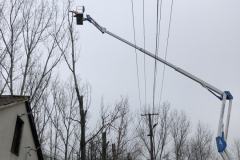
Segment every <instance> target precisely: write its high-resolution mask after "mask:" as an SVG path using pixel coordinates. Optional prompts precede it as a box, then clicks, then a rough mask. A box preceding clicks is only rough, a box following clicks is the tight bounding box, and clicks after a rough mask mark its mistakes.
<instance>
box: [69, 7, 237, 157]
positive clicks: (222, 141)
mask: <svg viewBox="0 0 240 160" xmlns="http://www.w3.org/2000/svg"><path fill="white" fill-rule="evenodd" d="M78 8H79V7H77V11H70V12H73V13H75V14H76V15H75V16H74V17H76V18H77V24H78V25H82V24H83V21H88V22H90V23H92V24H93V25H94V26H95V27H96V28H97V29H98V30H99V31H100V32H102V33H103V34H104V33H107V34H109V35H111V36H113V37H115V38H117V39H119V40H120V41H122V42H124V43H126V44H128V45H130V46H132V47H134V48H136V49H137V50H139V51H141V52H143V53H145V54H147V55H148V56H150V57H152V58H154V59H156V60H158V61H160V62H162V63H164V64H166V65H167V66H169V67H171V68H173V69H175V70H176V71H177V72H179V73H181V74H183V75H185V76H187V77H188V78H190V79H192V80H194V81H196V82H198V83H200V84H201V85H202V86H203V87H204V88H206V89H207V90H208V91H210V92H211V93H212V94H213V95H215V96H216V97H217V98H218V99H220V100H221V101H222V104H221V111H220V117H219V124H218V130H217V137H216V143H217V149H218V152H219V153H220V155H221V156H222V158H223V160H232V158H231V155H230V153H229V152H228V150H227V138H228V128H229V122H230V114H231V108H232V100H233V96H232V95H231V93H230V92H229V91H224V92H223V91H221V90H219V89H218V88H216V87H214V86H212V85H210V84H208V83H207V82H205V81H203V80H201V79H199V78H197V77H195V76H194V75H192V74H190V73H188V72H186V71H184V70H182V69H181V68H179V67H177V66H175V65H173V64H171V63H169V62H167V61H165V60H164V59H161V58H159V57H156V56H155V55H154V54H152V53H150V52H148V51H146V50H144V49H143V48H140V47H138V46H136V45H134V44H133V43H131V42H128V41H126V40H125V39H122V38H121V37H118V36H117V35H115V34H113V33H111V32H109V31H108V30H107V29H106V28H104V27H102V26H100V25H99V24H98V23H97V22H96V21H95V20H94V19H93V18H92V17H91V16H90V15H86V17H87V18H84V17H83V13H84V10H85V8H84V7H83V6H82V9H80V12H78V10H79V9H78ZM80 8H81V7H80ZM226 100H229V105H228V113H227V119H226V123H225V131H224V124H223V117H224V111H225V108H226V105H225V104H226Z"/></svg>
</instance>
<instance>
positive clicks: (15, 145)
mask: <svg viewBox="0 0 240 160" xmlns="http://www.w3.org/2000/svg"><path fill="white" fill-rule="evenodd" d="M23 124H24V122H23V120H22V119H21V118H20V117H19V116H17V121H16V126H15V131H14V136H13V141H12V148H11V152H12V153H13V154H15V155H16V156H18V153H19V147H20V142H21V138H22V130H23Z"/></svg>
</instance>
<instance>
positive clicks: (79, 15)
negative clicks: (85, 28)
mask: <svg viewBox="0 0 240 160" xmlns="http://www.w3.org/2000/svg"><path fill="white" fill-rule="evenodd" d="M74 17H76V20H77V25H83V13H76V15H75V16H74Z"/></svg>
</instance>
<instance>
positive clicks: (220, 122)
mask: <svg viewBox="0 0 240 160" xmlns="http://www.w3.org/2000/svg"><path fill="white" fill-rule="evenodd" d="M226 97H227V95H226V93H223V99H222V106H221V111H220V117H219V122H218V132H217V136H219V137H222V132H221V129H222V127H223V116H224V109H225V103H226ZM222 138H224V137H222Z"/></svg>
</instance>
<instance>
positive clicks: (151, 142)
mask: <svg viewBox="0 0 240 160" xmlns="http://www.w3.org/2000/svg"><path fill="white" fill-rule="evenodd" d="M148 118H149V130H150V145H151V160H153V141H152V136H153V133H152V122H151V114H150V113H149V114H148Z"/></svg>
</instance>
